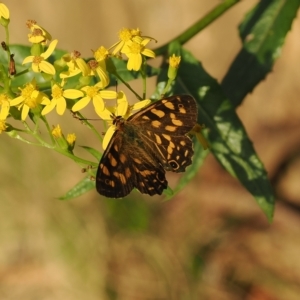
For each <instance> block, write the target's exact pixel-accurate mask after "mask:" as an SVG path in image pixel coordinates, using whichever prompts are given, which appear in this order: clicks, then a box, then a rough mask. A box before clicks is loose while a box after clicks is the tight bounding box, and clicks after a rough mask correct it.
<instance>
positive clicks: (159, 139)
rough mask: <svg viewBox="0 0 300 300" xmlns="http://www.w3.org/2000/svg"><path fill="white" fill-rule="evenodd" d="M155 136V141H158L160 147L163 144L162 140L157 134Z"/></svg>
mask: <svg viewBox="0 0 300 300" xmlns="http://www.w3.org/2000/svg"><path fill="white" fill-rule="evenodd" d="M154 136H155V139H156V143H157V144H159V145H160V144H161V138H160V136H159V135H157V134H154Z"/></svg>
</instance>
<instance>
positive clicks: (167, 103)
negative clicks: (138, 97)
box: [164, 101, 175, 110]
mask: <svg viewBox="0 0 300 300" xmlns="http://www.w3.org/2000/svg"><path fill="white" fill-rule="evenodd" d="M164 104H165V106H166V107H167V108H169V109H171V110H174V109H175V106H174V104H173V103H172V102H170V101H167V102H166V103H164Z"/></svg>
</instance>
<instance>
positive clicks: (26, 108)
mask: <svg viewBox="0 0 300 300" xmlns="http://www.w3.org/2000/svg"><path fill="white" fill-rule="evenodd" d="M28 113H29V106H27V105H26V104H24V105H23V108H22V114H21V119H22V121H24V120H25V119H26V117H27V116H28Z"/></svg>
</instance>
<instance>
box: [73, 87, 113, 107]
mask: <svg viewBox="0 0 300 300" xmlns="http://www.w3.org/2000/svg"><path fill="white" fill-rule="evenodd" d="M101 89H102V86H101V83H97V84H95V85H94V86H85V87H83V88H82V89H81V90H82V91H84V92H85V94H86V96H85V97H83V98H81V99H80V100H79V101H78V102H77V103H75V104H74V106H73V107H72V111H78V110H81V109H83V108H84V107H86V106H87V105H88V104H89V103H90V101H93V105H94V108H95V110H96V112H97V111H103V110H104V107H105V104H104V100H103V99H116V97H117V94H116V92H114V91H105V90H104V91H102V90H101Z"/></svg>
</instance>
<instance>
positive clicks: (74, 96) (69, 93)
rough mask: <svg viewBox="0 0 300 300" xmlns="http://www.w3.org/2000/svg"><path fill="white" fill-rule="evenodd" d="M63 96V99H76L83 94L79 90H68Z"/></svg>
mask: <svg viewBox="0 0 300 300" xmlns="http://www.w3.org/2000/svg"><path fill="white" fill-rule="evenodd" d="M63 95H64V97H66V98H68V99H77V98H80V97H83V96H84V93H83V92H82V91H79V90H75V89H68V90H65V91H64V93H63Z"/></svg>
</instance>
